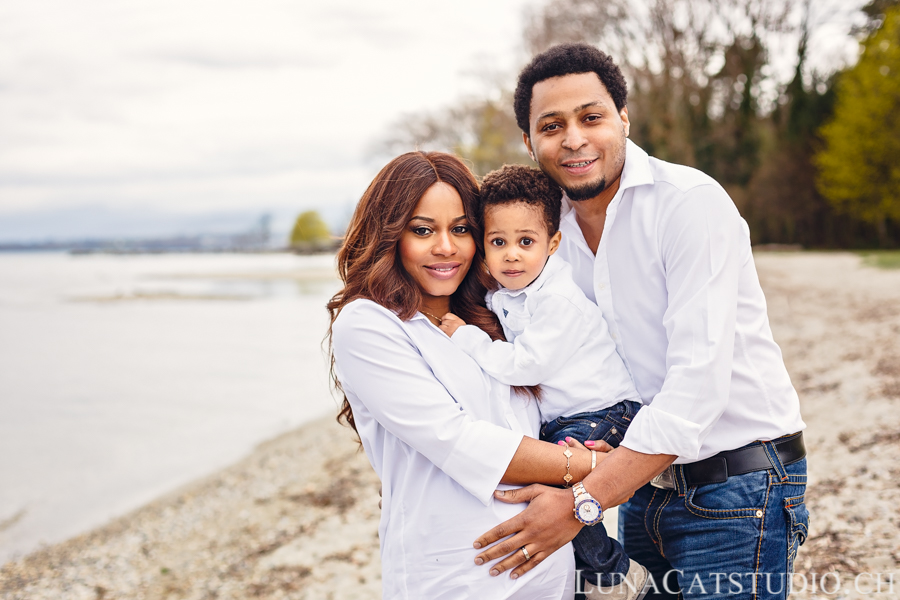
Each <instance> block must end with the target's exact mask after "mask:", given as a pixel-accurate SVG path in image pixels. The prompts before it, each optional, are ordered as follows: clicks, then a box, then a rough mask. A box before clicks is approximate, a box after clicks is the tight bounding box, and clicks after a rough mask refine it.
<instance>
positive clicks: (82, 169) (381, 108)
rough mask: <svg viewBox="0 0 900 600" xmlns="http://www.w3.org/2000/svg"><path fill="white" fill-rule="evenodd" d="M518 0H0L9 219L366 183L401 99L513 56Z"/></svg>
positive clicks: (433, 96)
mask: <svg viewBox="0 0 900 600" xmlns="http://www.w3.org/2000/svg"><path fill="white" fill-rule="evenodd" d="M525 4H526V1H525V0H499V1H498V0H491V1H490V2H484V1H483V0H454V1H453V2H443V1H442V2H436V1H427V0H426V1H423V0H392V1H390V2H384V1H379V2H360V1H353V0H337V1H336V0H328V1H327V2H309V1H305V2H297V1H296V0H290V1H280V0H255V1H253V2H247V1H238V2H234V1H232V2H229V1H223V0H214V1H213V0H154V1H153V2H150V1H132V2H122V1H121V0H117V1H104V0H82V1H79V2H72V1H71V0H57V1H43V0H39V1H31V0H29V1H28V2H21V1H17V0H6V1H4V2H2V3H0V40H2V47H3V51H2V52H0V128H2V135H0V219H2V218H3V217H4V215H6V216H10V214H11V213H20V212H23V211H27V212H32V211H35V210H42V209H67V210H64V212H66V213H71V209H73V208H76V207H80V206H85V207H107V208H129V209H148V208H152V209H154V210H158V211H176V212H195V213H201V212H204V211H210V210H215V211H222V210H230V209H246V208H253V207H259V208H260V209H261V210H262V209H268V208H279V207H281V208H289V209H292V210H294V209H296V210H299V209H303V208H306V207H315V206H322V205H335V204H341V205H345V204H347V203H348V202H351V201H353V199H355V198H358V197H359V195H360V193H361V191H362V190H363V189H364V187H365V184H366V183H367V182H368V180H369V179H371V177H372V175H373V174H374V172H375V171H376V170H377V167H378V165H374V164H372V161H371V160H368V161H367V160H366V149H367V147H368V146H370V145H371V143H372V141H373V140H374V139H376V138H377V137H378V136H379V135H380V134H382V132H384V131H385V128H386V127H387V126H388V124H389V123H391V122H392V121H395V120H396V119H397V117H398V115H399V114H401V113H403V112H408V111H415V110H422V109H425V108H437V107H440V106H442V105H446V104H448V103H450V102H452V101H453V100H454V99H455V98H457V97H459V96H460V95H461V94H464V93H467V92H468V93H473V92H476V91H478V90H479V87H483V86H484V84H483V82H482V81H481V80H479V78H478V77H474V76H471V75H467V74H466V72H467V71H468V72H471V71H472V69H473V67H475V68H479V67H477V65H482V66H484V67H486V68H488V67H489V68H491V69H495V68H496V69H500V70H503V69H506V70H511V69H513V68H514V63H516V57H517V56H518V55H519V54H517V53H521V49H520V47H521V44H520V41H519V40H520V31H521V14H522V7H523V6H524V5H525Z"/></svg>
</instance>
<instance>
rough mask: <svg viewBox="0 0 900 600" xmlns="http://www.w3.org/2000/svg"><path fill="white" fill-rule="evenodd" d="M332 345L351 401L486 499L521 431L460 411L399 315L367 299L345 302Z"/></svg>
mask: <svg viewBox="0 0 900 600" xmlns="http://www.w3.org/2000/svg"><path fill="white" fill-rule="evenodd" d="M332 343H333V348H334V358H335V367H336V371H337V373H338V378H339V380H340V382H341V385H342V386H343V388H344V391H345V393H347V397H348V398H349V400H350V404H351V407H353V405H354V403H356V402H359V403H362V404H363V405H364V406H365V408H366V410H367V411H368V412H369V413H370V414H371V415H372V417H373V418H374V419H375V420H376V421H377V422H378V423H379V424H380V425H381V426H382V427H383V428H384V429H385V430H387V431H388V432H390V433H391V434H392V435H394V436H395V437H397V438H398V439H399V440H401V441H402V442H403V443H405V444H407V445H408V446H409V447H410V448H412V449H413V450H415V451H417V452H419V453H420V454H422V455H424V456H425V457H426V458H427V459H428V460H430V461H431V462H432V463H434V465H435V466H437V467H438V468H439V469H441V470H442V471H444V473H446V474H447V475H448V476H450V477H451V478H453V479H454V480H455V481H456V482H457V483H459V484H460V485H461V486H463V487H464V488H465V489H466V490H467V491H468V492H469V493H471V494H472V495H474V496H475V497H477V498H478V499H479V500H480V501H481V502H483V503H484V504H488V502H489V501H490V499H491V495H492V493H493V491H494V490H495V489H496V487H497V484H499V483H500V480H501V478H502V477H503V475H504V473H505V472H506V469H507V467H508V466H509V463H510V461H511V460H512V458H513V455H514V454H515V452H516V450H517V449H518V447H519V444H520V443H521V441H522V435H523V434H522V433H516V432H514V431H511V430H509V429H506V428H504V427H501V426H499V425H496V424H494V423H491V422H488V421H483V420H478V419H475V418H473V417H472V416H471V415H470V414H468V413H466V412H465V410H463V409H462V407H461V406H460V405H459V404H458V403H457V402H456V401H455V400H454V399H453V397H452V396H451V395H450V393H449V392H448V391H447V389H446V388H445V387H444V386H443V385H442V384H441V383H440V381H438V379H437V378H436V377H435V375H434V373H433V372H432V370H431V367H429V365H428V363H427V362H426V361H425V359H424V358H423V357H422V355H421V353H420V352H419V351H418V349H417V348H416V346H415V344H414V343H413V341H412V340H411V339H410V337H409V336H408V334H407V333H406V331H405V330H404V329H403V326H402V325H401V323H400V321H399V319H398V318H397V317H396V316H395V315H393V313H390V312H389V311H387V310H386V309H384V308H382V307H380V306H378V305H376V304H374V303H371V302H354V303H351V304H349V305H347V306H346V307H344V309H343V310H342V312H341V314H340V316H339V317H338V319H337V320H336V321H335V323H334V326H333V329H332ZM484 401H485V402H489V401H490V399H489V398H487V397H485V399H484Z"/></svg>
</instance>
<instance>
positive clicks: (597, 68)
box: [513, 43, 628, 135]
mask: <svg viewBox="0 0 900 600" xmlns="http://www.w3.org/2000/svg"><path fill="white" fill-rule="evenodd" d="M576 73H596V74H597V77H599V78H600V81H601V82H602V83H603V85H604V87H606V91H607V92H609V95H610V96H612V99H613V102H615V104H616V110H618V111H621V110H622V109H623V108H625V105H626V104H627V103H628V84H626V83H625V77H624V76H623V75H622V71H621V70H619V67H618V66H617V65H616V63H614V62H613V59H612V58H611V57H610V56H609V55H608V54H606V53H605V52H602V51H601V50H598V49H597V48H595V47H594V46H591V45H590V44H584V43H570V44H559V45H556V46H552V47H551V48H549V49H547V50H545V51H544V52H541V53H540V54H538V55H537V56H535V57H534V58H532V59H531V62H530V63H528V65H526V66H525V68H524V69H522V72H521V73H519V82H518V83H517V84H516V93H515V96H514V97H513V106H514V107H515V111H516V123H517V124H518V125H519V128H520V129H521V130H522V131H524V132H525V134H526V135H530V132H529V120H530V117H531V94H532V91H533V90H534V86H535V84H536V83H540V82H541V81H544V80H545V79H550V78H551V77H561V76H562V75H572V74H576Z"/></svg>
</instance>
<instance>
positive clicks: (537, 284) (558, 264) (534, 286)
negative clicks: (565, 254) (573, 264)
mask: <svg viewBox="0 0 900 600" xmlns="http://www.w3.org/2000/svg"><path fill="white" fill-rule="evenodd" d="M565 266H566V263H565V261H563V259H561V258H560V257H559V256H557V255H556V254H552V255H551V256H550V257H548V258H547V264H545V265H544V268H543V269H542V270H541V274H540V275H538V276H537V278H536V279H535V280H534V281H532V282H531V283H529V284H528V285H526V286H525V287H523V288H520V289H518V290H509V289H506V288H505V287H503V286H502V285H501V286H500V288H499V289H498V290H497V291H496V292H494V293H495V294H500V295H503V296H509V297H510V298H515V297H516V296H518V295H519V294H525V296H526V297H527V296H528V294H531V293H534V292H536V291H538V290H539V289H541V288H542V287H544V284H545V283H547V280H548V279H550V278H551V277H552V276H553V275H554V274H555V273H558V272H559V271H561V270H562V269H564V268H565Z"/></svg>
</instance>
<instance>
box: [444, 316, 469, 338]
mask: <svg viewBox="0 0 900 600" xmlns="http://www.w3.org/2000/svg"><path fill="white" fill-rule="evenodd" d="M465 324H466V322H465V321H463V320H462V319H460V318H459V317H457V316H456V315H454V314H453V313H447V314H446V315H444V316H443V317H441V324H440V325H439V326H438V327H440V330H441V331H443V332H444V333H446V334H447V335H448V336H450V337H453V334H454V333H456V330H457V329H459V328H460V327H462V326H463V325H465Z"/></svg>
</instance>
